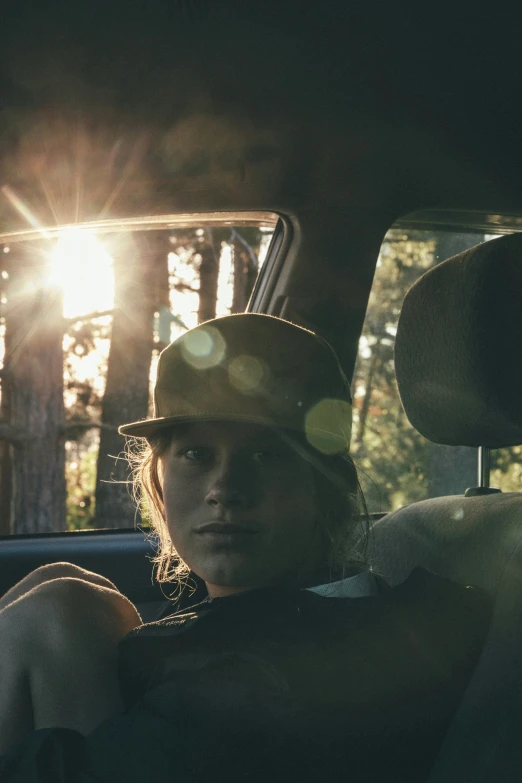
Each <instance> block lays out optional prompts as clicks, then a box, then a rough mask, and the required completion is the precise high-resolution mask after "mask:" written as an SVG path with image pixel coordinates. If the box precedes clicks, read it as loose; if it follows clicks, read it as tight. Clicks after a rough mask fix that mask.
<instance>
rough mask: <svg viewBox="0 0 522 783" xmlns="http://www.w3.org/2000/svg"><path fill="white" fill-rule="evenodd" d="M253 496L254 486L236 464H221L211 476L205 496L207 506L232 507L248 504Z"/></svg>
mask: <svg viewBox="0 0 522 783" xmlns="http://www.w3.org/2000/svg"><path fill="white" fill-rule="evenodd" d="M253 498H254V487H253V486H252V481H249V478H248V476H247V475H246V472H245V471H244V470H242V469H241V468H240V466H238V465H235V466H233V465H223V466H221V469H219V470H218V471H217V473H216V475H215V476H214V477H213V479H212V481H211V484H210V487H209V490H208V492H207V496H206V498H205V500H206V502H207V504H208V505H209V506H215V507H217V506H221V507H222V508H233V507H237V506H239V507H241V506H245V507H247V506H249V505H251V504H252V502H253Z"/></svg>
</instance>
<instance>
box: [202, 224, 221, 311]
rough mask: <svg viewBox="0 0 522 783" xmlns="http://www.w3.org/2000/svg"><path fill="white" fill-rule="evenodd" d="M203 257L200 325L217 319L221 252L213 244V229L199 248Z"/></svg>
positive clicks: (207, 233) (208, 231) (209, 230)
mask: <svg viewBox="0 0 522 783" xmlns="http://www.w3.org/2000/svg"><path fill="white" fill-rule="evenodd" d="M198 253H199V255H200V256H201V261H200V266H199V308H198V323H200V324H201V323H203V322H204V321H209V320H210V319H211V318H215V317H216V305H217V293H218V277H219V251H218V250H216V248H215V247H214V243H213V236H212V229H208V230H207V232H206V237H205V240H204V241H203V242H202V243H201V245H200V247H199V248H198Z"/></svg>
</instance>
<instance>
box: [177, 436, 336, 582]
mask: <svg viewBox="0 0 522 783" xmlns="http://www.w3.org/2000/svg"><path fill="white" fill-rule="evenodd" d="M162 469H163V496H164V503H165V513H166V519H167V524H168V528H169V532H170V536H171V539H172V543H173V544H174V547H175V549H176V551H177V552H178V554H179V555H180V557H181V558H182V559H183V560H184V561H185V563H186V564H187V565H188V566H189V567H190V568H191V570H192V571H194V572H195V573H196V574H197V575H198V576H200V577H201V578H202V579H203V580H204V581H205V582H206V583H207V587H208V589H209V593H210V595H214V596H216V595H226V594H227V593H232V592H239V591H241V590H245V589H251V588H255V587H263V586H269V585H277V584H289V585H290V584H297V583H301V582H302V581H303V579H304V580H306V575H307V574H308V575H310V574H311V573H312V572H313V571H315V570H316V569H318V568H319V567H321V566H324V565H325V562H326V553H325V551H324V549H325V547H324V541H323V536H321V534H320V526H319V525H318V524H317V521H318V518H319V516H320V513H321V509H320V508H319V505H318V500H317V494H316V488H315V481H314V476H313V469H312V467H311V466H310V465H309V463H308V462H307V461H306V460H305V459H303V457H302V456H300V455H299V454H298V453H297V452H296V451H295V449H294V448H292V446H291V445H289V444H288V443H286V442H285V441H284V440H282V439H281V437H280V436H279V435H277V434H276V433H274V432H272V431H271V430H270V429H268V428H267V427H262V426H259V425H255V424H241V423H231V422H201V423H195V424H190V425H184V426H180V427H178V428H176V429H175V431H174V437H173V440H172V443H171V445H170V447H169V449H168V451H167V453H166V454H165V455H164V456H163V457H162Z"/></svg>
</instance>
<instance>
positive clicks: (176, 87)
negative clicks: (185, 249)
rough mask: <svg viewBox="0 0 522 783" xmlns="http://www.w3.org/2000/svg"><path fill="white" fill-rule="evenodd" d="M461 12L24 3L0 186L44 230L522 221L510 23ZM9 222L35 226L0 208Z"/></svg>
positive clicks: (284, 2) (5, 105)
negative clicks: (362, 214)
mask: <svg viewBox="0 0 522 783" xmlns="http://www.w3.org/2000/svg"><path fill="white" fill-rule="evenodd" d="M390 5H391V4H390ZM465 5H467V4H460V5H459V4H454V6H453V8H452V14H451V17H448V16H445V15H444V14H443V13H442V8H439V7H438V10H434V11H433V13H432V15H431V16H428V15H427V13H426V11H425V10H420V9H416V11H415V12H410V11H408V10H407V9H406V8H404V9H402V10H399V9H397V7H395V6H394V7H389V8H387V7H384V5H383V4H379V3H372V2H368V3H365V4H364V6H363V5H362V4H360V3H350V2H342V3H341V2H329V3H323V4H318V3H316V2H309V1H308V2H307V1H305V2H303V1H301V2H297V1H296V0H293V1H291V2H290V1H289V0H278V2H277V3H276V2H270V0H268V2H263V3H245V2H239V1H237V0H236V1H234V2H231V0H220V2H219V3H216V2H215V1H212V0H210V1H208V0H183V1H182V0H170V1H169V2H153V3H147V4H145V3H137V2H126V3H124V4H122V3H120V2H112V3H105V4H104V5H102V4H97V3H96V2H91V3H84V4H81V3H76V4H72V3H67V4H65V3H46V4H41V3H32V4H31V3H25V4H24V3H20V4H17V5H16V8H15V7H14V6H13V8H12V9H11V12H10V16H9V15H8V16H7V17H6V16H5V15H4V26H3V33H2V50H1V54H0V58H1V65H2V69H1V70H2V84H1V86H2V96H3V98H2V107H1V113H0V120H1V123H2V126H3V133H2V142H1V149H0V152H1V154H0V172H1V180H2V184H4V185H8V186H9V187H11V188H12V189H13V191H15V192H16V193H17V194H18V195H19V196H20V197H22V198H23V199H25V200H26V201H27V202H28V203H30V204H31V206H32V208H33V210H34V212H35V213H36V214H37V215H38V219H39V221H40V222H41V223H47V224H55V223H56V222H59V223H68V222H71V221H74V220H78V219H79V220H87V219H96V218H99V217H100V216H115V215H125V216H128V215H134V214H144V213H150V214H152V213H156V214H158V213H160V212H173V211H191V210H194V209H197V210H208V209H222V210H224V209H227V210H228V209H248V208H256V209H258V208H265V207H266V208H269V209H280V210H287V211H296V210H303V209H308V208H313V207H314V205H316V204H317V203H318V201H320V203H321V204H322V205H324V206H326V205H328V204H337V205H340V204H342V205H343V208H344V209H347V210H350V209H351V210H355V211H358V210H359V211H370V212H374V213H377V212H380V213H383V214H384V213H386V214H387V215H389V216H390V217H391V218H392V219H393V217H394V216H398V215H400V214H404V213H406V212H409V211H411V210H412V209H420V208H433V207H437V206H443V207H445V208H466V209H493V210H495V211H497V212H498V211H501V210H502V209H509V210H510V211H511V212H513V211H514V210H515V211H517V210H522V194H521V191H520V182H521V177H520V174H521V164H522V159H521V158H522V147H521V145H520V143H519V135H518V129H519V114H520V100H519V99H518V94H519V91H520V86H519V67H518V65H519V64H518V57H519V40H520V37H519V29H520V28H519V25H518V24H517V21H518V20H517V19H514V18H513V16H512V15H511V16H510V17H506V19H505V20H504V21H505V25H502V19H501V18H500V17H499V16H498V15H497V17H496V20H495V25H496V26H495V28H494V29H492V20H491V17H490V15H488V16H486V15H484V17H482V18H481V17H480V15H479V14H478V13H477V10H476V7H474V8H473V13H472V14H470V13H469V12H467V9H465V8H464V7H463V6H465ZM499 26H500V27H502V35H498V33H497V32H495V31H496V30H498V29H499ZM80 179H81V183H80V184H79V180H80ZM79 191H81V192H79ZM51 202H52V203H51ZM0 221H1V224H2V229H3V230H4V231H5V230H15V229H17V228H25V227H26V224H25V223H24V220H23V218H22V217H20V215H18V214H17V213H16V211H14V210H13V209H12V206H11V205H10V204H9V203H7V201H6V200H5V199H3V200H2V203H1V206H0Z"/></svg>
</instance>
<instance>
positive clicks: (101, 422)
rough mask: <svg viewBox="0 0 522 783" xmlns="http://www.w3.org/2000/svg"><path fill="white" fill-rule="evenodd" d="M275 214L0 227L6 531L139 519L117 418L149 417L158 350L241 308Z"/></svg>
mask: <svg viewBox="0 0 522 783" xmlns="http://www.w3.org/2000/svg"><path fill="white" fill-rule="evenodd" d="M275 225H276V216H274V215H271V214H266V215H264V214H258V213H256V215H255V216H254V217H251V218H248V219H247V217H244V216H238V215H236V216H233V215H231V216H228V217H227V216H223V215H221V216H219V218H216V219H215V220H210V219H209V218H207V219H206V220H205V218H204V216H202V217H201V220H200V223H198V222H196V220H195V219H194V216H192V223H188V222H186V221H185V222H184V221H183V219H182V218H181V217H180V216H176V217H175V218H164V219H161V218H154V219H151V220H148V219H143V220H139V221H120V222H117V221H112V222H111V221H107V222H105V223H104V224H103V225H102V224H98V225H97V226H94V225H83V226H82V225H79V226H74V227H63V228H53V229H52V230H48V231H45V230H39V231H37V232H36V231H34V232H30V233H25V234H17V235H9V236H8V235H4V236H3V237H2V236H1V235H0V308H1V309H0V356H1V359H2V364H1V369H0V394H1V398H0V406H1V407H0V411H1V413H0V535H9V534H20V533H47V532H57V531H64V530H76V529H80V528H114V527H132V526H134V524H135V523H136V522H139V521H140V518H139V515H138V513H137V512H136V509H135V506H134V503H133V501H132V498H131V496H130V490H129V483H128V479H129V468H128V465H127V461H126V460H125V458H124V457H123V454H122V449H123V448H124V439H123V438H121V436H119V435H118V434H117V428H118V426H119V425H120V424H123V423H126V422H129V421H135V420H138V419H142V418H145V417H146V416H147V415H149V414H151V413H152V402H151V387H152V384H153V380H154V377H155V372H156V365H157V359H158V356H159V353H160V351H161V350H162V349H163V348H164V347H165V346H166V345H167V344H168V343H169V342H170V341H171V340H173V339H175V338H176V337H177V336H179V335H180V334H181V333H182V332H184V331H185V330H186V329H189V328H191V327H193V326H195V325H197V324H198V323H201V322H202V321H205V320H208V319H209V318H213V317H215V316H219V315H225V314H228V313H234V312H241V311H243V310H244V309H245V308H246V305H247V303H248V299H249V297H250V294H251V292H252V289H253V286H254V283H255V281H256V279H257V276H258V273H259V270H260V268H261V266H262V264H263V261H264V258H265V256H266V254H267V250H268V247H269V244H270V241H271V238H272V235H273V232H274V228H275Z"/></svg>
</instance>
